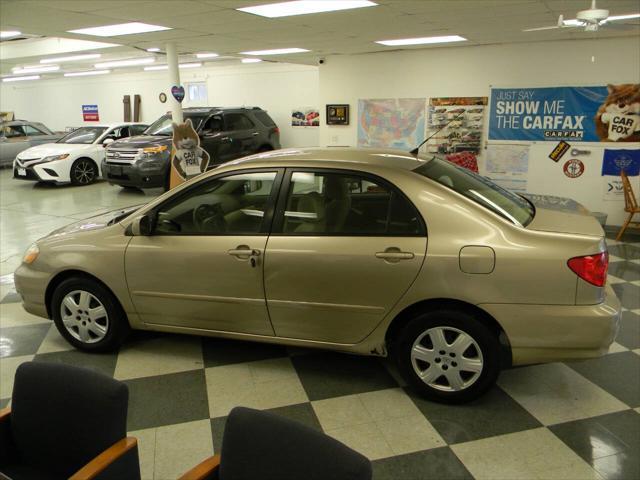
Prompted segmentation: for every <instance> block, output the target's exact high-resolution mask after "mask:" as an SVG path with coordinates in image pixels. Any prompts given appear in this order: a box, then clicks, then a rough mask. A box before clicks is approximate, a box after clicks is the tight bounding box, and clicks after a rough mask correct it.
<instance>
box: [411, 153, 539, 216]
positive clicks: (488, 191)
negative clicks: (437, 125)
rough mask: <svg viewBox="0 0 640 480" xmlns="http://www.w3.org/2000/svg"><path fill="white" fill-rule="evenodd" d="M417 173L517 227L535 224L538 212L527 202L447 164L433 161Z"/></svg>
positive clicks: (442, 161)
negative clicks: (534, 220) (533, 222)
mask: <svg viewBox="0 0 640 480" xmlns="http://www.w3.org/2000/svg"><path fill="white" fill-rule="evenodd" d="M414 172H416V173H418V174H420V175H422V176H424V177H427V178H430V179H431V180H435V181H436V182H438V183H439V184H441V185H444V186H445V187H447V188H451V189H452V190H455V191H456V192H458V193H460V194H461V195H464V196H465V197H467V198H469V199H471V200H473V201H474V202H476V203H479V204H480V205H482V206H483V207H485V208H488V209H489V210H491V211H493V212H495V213H497V214H498V215H500V216H502V217H504V218H506V219H507V220H510V221H512V222H513V223H515V224H518V225H522V226H527V225H528V224H529V223H530V222H531V220H533V216H534V214H535V210H534V208H533V206H532V205H531V204H530V203H529V202H528V201H527V200H525V199H524V198H522V197H520V196H518V195H516V194H515V193H513V192H510V191H509V190H505V189H504V188H502V187H500V186H498V185H496V184H495V183H493V182H492V181H491V180H489V179H487V178H485V177H482V176H480V175H477V174H475V173H473V172H471V171H469V170H467V169H465V168H461V167H458V166H456V165H454V164H453V163H451V162H448V161H447V160H442V159H440V158H437V157H434V158H433V159H432V160H429V161H428V162H426V163H423V164H422V165H420V166H419V167H418V168H416V169H415V170H414Z"/></svg>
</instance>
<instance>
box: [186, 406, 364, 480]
mask: <svg viewBox="0 0 640 480" xmlns="http://www.w3.org/2000/svg"><path fill="white" fill-rule="evenodd" d="M371 475H372V473H371V463H370V462H369V460H367V459H366V458H365V457H363V456H362V455H360V454H359V453H358V452H355V451H353V450H351V449H350V448H349V447H347V446H345V445H343V444H342V443H340V442H338V441H337V440H335V439H333V438H331V437H329V436H327V435H325V434H324V433H321V432H318V431H316V430H313V429H312V428H309V427H307V426H305V425H302V424H300V423H298V422H294V421H293V420H289V419H287V418H282V417H279V416H277V415H274V414H272V413H268V412H261V411H259V410H253V409H250V408H244V407H236V408H234V409H233V410H231V413H229V417H228V418H227V425H226V427H225V430H224V436H223V439H222V452H221V455H215V456H213V457H210V458H208V459H206V460H204V461H203V462H202V463H200V464H199V465H197V466H196V467H194V468H193V469H191V470H189V472H187V473H186V474H184V475H183V476H182V477H180V480H214V479H216V480H253V479H256V480H257V479H264V480H301V479H304V480H370V479H371Z"/></svg>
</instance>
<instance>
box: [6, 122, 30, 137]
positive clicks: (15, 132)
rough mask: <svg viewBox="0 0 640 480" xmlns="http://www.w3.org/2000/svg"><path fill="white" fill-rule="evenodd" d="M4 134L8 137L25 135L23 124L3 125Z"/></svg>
mask: <svg viewBox="0 0 640 480" xmlns="http://www.w3.org/2000/svg"><path fill="white" fill-rule="evenodd" d="M2 133H3V136H4V137H6V138H18V137H24V136H25V133H24V130H23V128H22V126H21V125H10V126H7V127H2Z"/></svg>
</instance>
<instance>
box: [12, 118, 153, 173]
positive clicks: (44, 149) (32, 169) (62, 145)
mask: <svg viewBox="0 0 640 480" xmlns="http://www.w3.org/2000/svg"><path fill="white" fill-rule="evenodd" d="M147 127H148V125H145V124H142V123H128V122H123V123H114V124H110V125H95V126H93V125H92V126H90V127H80V128H78V129H76V130H74V131H73V132H71V133H68V134H67V135H65V136H64V137H62V138H61V139H60V140H58V141H57V142H56V143H46V144H44V145H39V146H37V147H32V148H28V149H26V150H24V151H22V152H20V153H19V154H18V156H17V157H16V159H15V161H14V164H13V177H14V178H17V179H19V180H35V181H38V182H54V183H72V184H74V185H88V184H90V183H93V182H94V181H95V180H96V179H98V178H99V177H100V165H101V164H102V160H103V159H104V151H105V147H106V146H107V145H108V144H109V143H110V142H115V141H116V140H120V139H123V138H126V137H129V136H130V135H139V134H140V133H142V132H143V131H144V130H145V129H146V128H147Z"/></svg>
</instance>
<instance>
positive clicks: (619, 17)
mask: <svg viewBox="0 0 640 480" xmlns="http://www.w3.org/2000/svg"><path fill="white" fill-rule="evenodd" d="M632 18H640V13H630V14H629V15H614V16H612V17H609V18H607V20H606V21H607V22H611V21H614V22H615V21H616V20H631V19H632Z"/></svg>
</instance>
